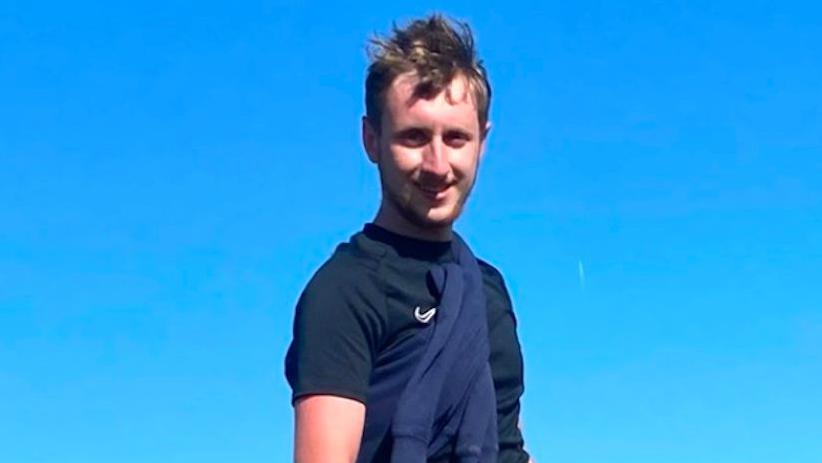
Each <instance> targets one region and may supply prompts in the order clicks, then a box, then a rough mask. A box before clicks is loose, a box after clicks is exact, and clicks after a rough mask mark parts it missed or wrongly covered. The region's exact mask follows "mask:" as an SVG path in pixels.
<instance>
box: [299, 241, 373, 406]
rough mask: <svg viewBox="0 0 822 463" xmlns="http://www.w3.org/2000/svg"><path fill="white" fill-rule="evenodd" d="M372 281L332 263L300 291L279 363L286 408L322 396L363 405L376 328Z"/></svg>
mask: <svg viewBox="0 0 822 463" xmlns="http://www.w3.org/2000/svg"><path fill="white" fill-rule="evenodd" d="M372 280H373V278H371V276H369V274H368V272H365V271H363V269H361V268H358V267H357V265H356V263H354V262H351V263H348V264H346V262H345V261H344V260H342V262H340V260H339V259H338V260H334V258H333V257H332V260H331V261H329V262H327V263H326V264H325V265H324V266H323V267H321V268H320V270H318V271H317V273H316V274H315V275H314V277H313V278H312V279H311V281H310V282H309V283H308V285H307V286H306V288H305V290H304V291H303V293H302V295H301V296H300V299H299V301H298V303H297V307H296V311H295V316H294V327H293V340H292V342H291V345H290V346H289V348H288V353H287V354H286V360H285V372H286V378H287V380H288V382H289V384H290V385H291V388H292V391H293V393H292V402H293V401H295V400H297V399H298V398H300V397H302V396H307V395H315V394H328V395H336V396H341V397H346V398H350V399H354V400H358V401H360V402H362V403H365V401H366V393H367V391H368V382H369V376H370V374H371V366H372V360H373V357H374V351H375V346H376V345H377V339H379V334H380V332H381V326H382V323H381V321H380V318H379V317H378V316H377V314H376V310H374V308H375V304H378V303H379V298H380V297H379V292H378V291H376V289H377V288H376V287H375V286H374V284H373V283H374V282H373V281H372Z"/></svg>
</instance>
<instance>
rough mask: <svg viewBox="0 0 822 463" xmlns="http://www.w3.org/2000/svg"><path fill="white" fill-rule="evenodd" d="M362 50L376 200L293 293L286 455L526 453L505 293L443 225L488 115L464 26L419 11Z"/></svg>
mask: <svg viewBox="0 0 822 463" xmlns="http://www.w3.org/2000/svg"><path fill="white" fill-rule="evenodd" d="M370 58H371V65H370V67H369V69H368V76H367V79H366V92H365V93H366V96H365V100H366V115H365V116H364V117H363V119H362V138H363V145H364V147H365V151H366V152H367V154H368V158H369V160H370V161H371V162H373V163H374V164H376V166H377V168H378V169H379V173H380V181H381V186H382V201H381V204H380V208H379V211H378V212H377V215H376V217H375V219H374V221H373V223H370V224H366V225H365V227H364V229H363V230H362V231H361V232H359V233H357V234H355V235H354V236H353V237H352V238H351V240H350V241H349V242H347V243H343V244H341V245H340V246H339V247H338V248H337V250H336V251H335V253H334V255H333V256H332V257H331V258H330V259H329V260H328V261H327V262H326V263H325V264H324V265H323V266H322V267H321V268H320V269H319V270H318V271H317V272H316V274H315V275H314V276H313V278H312V279H311V281H310V282H309V283H308V285H307V287H306V288H305V290H304V292H303V294H302V296H301V297H300V300H299V302H298V305H297V310H296V316H295V322H294V340H293V342H292V344H291V346H290V348H289V351H288V354H287V356H286V376H287V378H288V381H289V383H290V384H291V386H292V388H293V403H294V409H295V460H296V461H298V462H300V463H314V462H322V463H333V462H345V463H350V462H354V461H358V462H382V461H386V462H387V461H391V462H406V461H407V462H412V461H413V462H420V461H426V460H427V461H436V462H439V461H442V462H447V461H489V462H490V461H500V462H506V463H507V462H527V461H528V454H527V453H526V452H525V451H524V450H523V440H522V436H521V433H520V430H519V428H518V418H519V399H520V396H521V395H522V392H523V377H522V356H521V352H520V347H519V342H518V339H517V335H516V322H515V318H514V314H513V311H512V308H511V301H510V298H509V296H508V293H507V290H506V289H505V284H504V283H503V280H502V276H501V275H500V273H499V272H498V271H497V270H496V269H495V268H494V267H492V266H491V265H489V264H488V263H485V262H483V261H481V260H478V259H475V258H474V256H473V254H472V253H471V252H470V249H469V248H468V247H467V245H466V244H465V243H464V241H462V239H461V238H459V236H458V235H456V234H455V233H453V232H452V227H453V224H454V222H455V221H456V219H457V218H458V217H459V216H460V213H461V212H462V210H463V207H464V205H465V202H466V200H467V198H468V195H469V193H470V192H471V189H472V187H473V185H474V181H475V179H476V175H477V168H478V165H479V161H480V158H481V156H482V154H483V151H484V149H485V143H486V139H487V135H488V132H489V129H490V124H489V122H488V110H489V104H490V98H491V89H490V86H489V83H488V79H487V76H486V72H485V69H484V68H483V66H482V64H481V62H480V61H478V60H477V58H476V55H475V51H474V45H473V38H472V35H471V32H470V29H469V28H468V26H467V25H466V24H463V23H457V24H456V25H453V24H452V23H451V22H449V21H447V20H445V19H444V18H443V17H442V16H439V15H433V16H430V17H428V18H425V19H420V20H416V21H413V22H411V23H410V24H409V25H408V26H407V27H405V28H397V27H395V28H394V31H393V35H392V36H391V37H388V38H385V39H379V38H378V39H374V40H373V41H372V48H371V49H370Z"/></svg>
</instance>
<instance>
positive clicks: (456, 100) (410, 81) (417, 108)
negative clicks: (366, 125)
mask: <svg viewBox="0 0 822 463" xmlns="http://www.w3.org/2000/svg"><path fill="white" fill-rule="evenodd" d="M418 83H419V78H418V77H417V75H416V74H415V73H406V74H401V75H400V76H398V77H397V78H396V79H395V80H394V82H393V83H392V84H391V86H390V87H389V88H388V90H387V91H386V94H385V112H384V114H383V118H384V119H390V120H387V121H385V120H384V123H386V122H387V123H389V124H393V125H406V124H414V123H441V124H445V125H456V126H461V127H463V128H465V129H466V130H475V129H478V127H479V120H478V114H477V105H476V101H475V100H476V99H475V97H474V92H473V91H472V88H471V84H470V83H469V81H468V79H467V78H465V77H464V76H461V75H458V76H456V77H455V78H454V79H453V80H452V81H451V82H450V83H449V84H448V86H446V87H445V88H444V89H443V90H442V91H441V92H439V93H438V94H437V95H435V96H434V97H432V98H423V97H419V96H417V95H416V94H415V91H416V89H417V84H418Z"/></svg>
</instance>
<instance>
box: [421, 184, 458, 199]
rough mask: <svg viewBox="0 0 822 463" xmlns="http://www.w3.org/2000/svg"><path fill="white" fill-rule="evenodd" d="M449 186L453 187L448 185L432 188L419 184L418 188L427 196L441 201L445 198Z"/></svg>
mask: <svg viewBox="0 0 822 463" xmlns="http://www.w3.org/2000/svg"><path fill="white" fill-rule="evenodd" d="M449 188H451V187H450V186H446V187H444V188H430V187H424V186H421V185H417V189H418V190H420V191H421V192H422V194H423V195H424V196H425V197H427V198H429V199H432V200H435V201H441V200H442V199H444V198H445V195H446V192H447V191H448V189H449Z"/></svg>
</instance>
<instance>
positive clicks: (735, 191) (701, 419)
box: [0, 1, 822, 463]
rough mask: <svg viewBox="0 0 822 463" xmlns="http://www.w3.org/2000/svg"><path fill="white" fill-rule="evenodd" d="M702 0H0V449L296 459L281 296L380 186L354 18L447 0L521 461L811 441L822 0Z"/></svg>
mask: <svg viewBox="0 0 822 463" xmlns="http://www.w3.org/2000/svg"><path fill="white" fill-rule="evenodd" d="M346 3H347V2H346ZM721 3H722V6H719V5H717V2H708V1H692V2H647V3H646V2H642V3H639V2H622V3H619V2H549V3H545V2H539V3H538V2H534V3H530V4H528V3H519V2H515V1H509V2H499V3H494V4H492V3H490V2H488V3H485V2H468V1H452V2H447V3H440V4H437V3H427V4H421V3H417V2H415V3H402V2H379V3H373V2H364V3H358V4H350V5H345V6H340V5H332V4H330V3H329V4H313V5H308V4H300V5H298V4H277V3H276V2H275V3H270V2H241V1H237V2H178V1H164V2H159V1H144V2H136V3H135V2H132V3H131V4H128V5H119V6H115V4H113V3H111V2H68V3H67V2H14V1H12V2H2V4H0V460H2V461H3V462H10V463H18V462H21V463H22V462H26V463H28V462H60V463H74V462H77V463H97V462H106V463H108V462H118V463H126V462H148V461H157V462H164V463H165V462H198V463H204V462H224V461H242V462H286V461H289V460H290V452H291V438H292V431H291V408H290V404H289V389H288V387H287V384H286V382H285V380H284V377H283V373H282V369H283V368H282V358H283V355H284V353H285V349H286V347H287V344H288V342H289V338H290V324H291V320H292V315H293V306H294V303H295V301H296V298H297V296H298V294H299V291H300V290H301V288H302V287H303V285H304V284H305V282H306V281H307V279H308V278H309V277H310V276H311V274H312V272H313V271H314V270H315V269H316V267H317V266H318V265H319V264H320V263H321V262H322V261H323V260H324V259H325V258H326V257H327V256H328V255H329V254H330V253H331V251H332V250H333V247H334V246H335V244H336V243H338V242H340V241H342V240H345V239H347V237H348V236H349V235H350V234H352V233H353V232H354V231H356V230H357V229H359V228H360V227H361V226H362V224H363V223H364V222H366V221H368V220H370V219H371V217H372V216H373V213H374V211H375V208H376V206H377V204H378V198H379V190H378V185H377V176H376V171H375V169H374V168H373V167H372V166H371V165H370V164H369V163H368V162H367V160H366V157H365V156H364V155H363V153H362V151H361V148H360V144H359V133H358V127H359V116H360V115H361V113H362V111H363V104H362V99H363V95H362V86H363V84H362V82H363V76H364V67H365V64H366V61H365V55H364V52H363V45H364V41H365V38H366V37H367V36H368V35H369V34H371V33H373V32H376V31H386V30H387V29H388V27H389V26H390V24H391V21H392V20H394V19H397V20H400V21H402V20H403V19H407V18H409V17H412V16H414V15H418V14H422V13H425V12H429V11H433V10H437V9H442V10H444V11H445V12H448V13H450V14H452V15H454V16H456V17H460V18H463V19H467V20H469V21H470V22H471V24H472V25H473V26H474V28H475V30H476V33H477V38H478V43H479V46H480V49H481V53H482V55H483V57H484V58H485V61H486V63H487V67H488V69H489V71H490V75H491V79H492V83H493V88H494V101H493V107H492V119H493V123H494V128H493V131H492V133H491V139H490V144H489V150H488V153H487V155H486V158H485V159H484V163H483V165H482V166H481V172H480V178H479V183H478V186H477V189H476V191H475V194H474V196H473V197H472V201H471V203H470V206H469V209H468V210H467V212H466V215H465V216H464V218H463V219H462V220H461V221H460V222H459V223H458V230H459V231H460V232H461V233H462V234H463V235H464V236H465V237H466V238H467V239H468V240H469V242H470V243H471V244H472V246H473V247H474V249H475V251H476V252H477V254H479V255H481V256H483V257H484V258H486V259H487V260H489V261H491V262H493V263H494V264H496V265H497V266H498V267H499V268H500V269H501V270H502V272H503V274H504V275H505V277H506V279H507V282H508V285H509V287H510V290H511V293H512V297H513V300H514V303H515V309H516V311H517V313H518V317H519V323H520V325H519V326H520V335H521V338H522V342H523V349H524V352H525V359H526V395H525V397H524V401H523V425H524V433H525V436H526V439H527V444H528V446H529V447H530V449H531V451H532V452H533V454H534V456H535V457H536V459H537V461H538V462H541V463H543V462H564V463H583V462H597V463H599V462H608V463H622V462H625V463H659V462H665V463H678V462H683V463H685V462H687V463H697V462H699V463H702V462H705V463H714V462H723V463H736V462H738V463H759V462H762V463H773V462H791V463H812V462H819V461H820V459H822V392H820V391H822V290H820V281H822V280H820V270H822V106H821V103H822V45H820V44H822V28H820V17H822V11H821V10H820V8H819V7H818V6H816V3H815V2H804V3H785V2H761V1H748V2H721ZM777 3H778V5H777Z"/></svg>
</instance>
